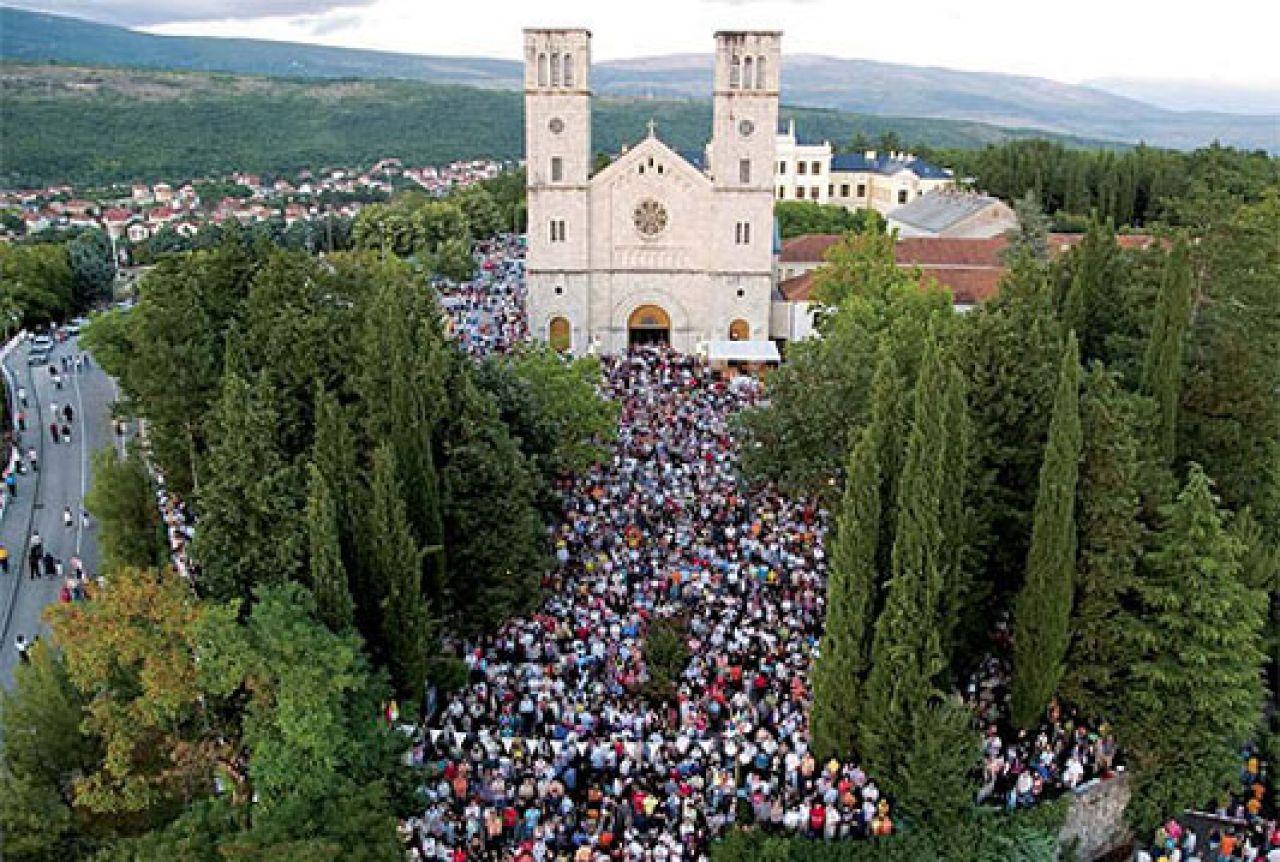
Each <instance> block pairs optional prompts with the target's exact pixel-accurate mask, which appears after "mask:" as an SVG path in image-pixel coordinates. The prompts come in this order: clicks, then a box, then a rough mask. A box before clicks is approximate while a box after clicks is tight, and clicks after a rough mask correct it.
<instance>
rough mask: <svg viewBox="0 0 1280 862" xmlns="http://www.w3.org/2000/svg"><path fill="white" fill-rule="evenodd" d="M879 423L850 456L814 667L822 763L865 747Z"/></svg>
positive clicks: (816, 742)
mask: <svg viewBox="0 0 1280 862" xmlns="http://www.w3.org/2000/svg"><path fill="white" fill-rule="evenodd" d="M878 430H879V429H878V428H877V426H876V424H875V423H872V424H871V425H869V426H868V427H867V428H866V429H865V430H864V431H863V432H862V436H861V437H860V438H859V440H858V445H857V446H855V447H854V449H853V451H852V452H851V453H850V454H849V463H848V466H847V468H846V473H845V476H846V478H845V490H844V498H843V500H842V501H841V505H840V510H839V512H838V513H837V515H836V521H835V532H834V535H833V536H832V538H831V543H830V544H831V562H830V565H829V574H828V576H827V605H826V608H827V617H826V624H825V628H824V630H823V634H822V643H821V652H820V653H819V657H818V660H817V662H816V664H815V665H814V669H813V710H812V714H811V715H810V718H809V728H810V732H811V735H812V738H813V750H814V754H815V755H816V756H817V757H818V758H819V759H820V760H827V759H830V758H832V757H840V758H848V757H851V756H853V754H854V752H856V751H857V734H858V710H859V708H860V707H861V706H862V686H863V682H864V677H865V675H866V672H867V667H868V665H869V663H870V654H869V653H870V649H871V636H870V635H871V632H872V630H873V628H874V625H875V617H874V613H875V607H876V589H877V582H878V580H879V578H878V577H877V572H876V545H877V542H878V541H879V535H878V534H879V532H880V464H879V451H878V450H879V448H880V446H879V444H880V440H879V437H878V434H877V432H878Z"/></svg>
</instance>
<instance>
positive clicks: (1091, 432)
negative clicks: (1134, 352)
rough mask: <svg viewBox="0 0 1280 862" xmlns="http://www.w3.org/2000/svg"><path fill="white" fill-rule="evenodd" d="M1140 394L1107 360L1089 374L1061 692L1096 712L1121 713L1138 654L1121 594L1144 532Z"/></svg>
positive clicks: (1082, 408) (1126, 588)
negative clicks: (1125, 680)
mask: <svg viewBox="0 0 1280 862" xmlns="http://www.w3.org/2000/svg"><path fill="white" fill-rule="evenodd" d="M1136 402H1137V397H1136V396H1134V395H1132V394H1130V393H1127V392H1125V391H1124V390H1123V389H1122V388H1121V386H1120V378H1119V376H1118V375H1117V374H1115V373H1112V372H1109V371H1107V370H1106V368H1104V367H1103V365H1102V364H1101V363H1099V362H1095V363H1094V364H1093V367H1092V368H1090V369H1089V372H1088V374H1086V375H1085V380H1084V394H1083V396H1082V398H1081V401H1080V422H1081V427H1082V431H1083V448H1082V451H1081V460H1080V487H1079V492H1078V494H1077V506H1078V512H1077V516H1076V519H1077V526H1078V534H1079V540H1080V556H1079V559H1078V561H1077V571H1076V591H1075V602H1074V607H1073V610H1072V614H1071V648H1070V652H1069V660H1068V662H1067V670H1066V675H1065V676H1064V678H1063V681H1062V692H1063V694H1064V695H1065V696H1066V698H1067V699H1068V700H1070V701H1071V702H1072V703H1074V704H1076V705H1077V706H1081V707H1084V708H1086V710H1087V711H1088V714H1089V715H1091V716H1093V717H1095V718H1096V717H1100V716H1112V715H1114V714H1115V707H1116V705H1117V697H1122V696H1123V694H1122V691H1121V687H1120V685H1119V678H1120V675H1121V674H1122V673H1123V671H1124V669H1125V668H1127V667H1131V666H1132V661H1133V655H1132V651H1131V650H1130V649H1129V648H1128V645H1127V643H1126V641H1127V637H1126V634H1125V628H1126V622H1125V619H1124V614H1123V612H1122V611H1123V608H1122V599H1123V597H1125V596H1126V595H1127V594H1128V593H1129V592H1130V591H1131V590H1132V589H1133V583H1134V570H1135V566H1136V564H1137V559H1138V554H1139V553H1140V552H1141V550H1142V538H1143V531H1142V523H1141V521H1140V518H1139V513H1140V500H1139V495H1138V485H1139V465H1140V456H1139V448H1138V441H1137V439H1136V437H1135V436H1134V431H1133V429H1134V427H1135V426H1136V425H1137V423H1138V406H1137V403H1136Z"/></svg>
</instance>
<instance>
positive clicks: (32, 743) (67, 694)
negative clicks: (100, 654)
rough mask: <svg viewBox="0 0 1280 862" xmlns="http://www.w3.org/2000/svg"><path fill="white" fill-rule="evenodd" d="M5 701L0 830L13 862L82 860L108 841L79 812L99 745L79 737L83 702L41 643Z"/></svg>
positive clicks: (0, 699)
mask: <svg viewBox="0 0 1280 862" xmlns="http://www.w3.org/2000/svg"><path fill="white" fill-rule="evenodd" d="M29 656H30V659H31V660H30V664H28V665H19V666H18V667H17V668H15V669H14V687H13V689H12V690H11V691H8V692H5V693H4V694H3V695H0V732H2V733H3V736H0V751H3V755H4V756H3V758H0V828H3V830H4V851H5V856H6V857H7V858H9V859H13V860H19V862H20V860H32V862H36V860H45V859H79V858H83V857H85V856H87V855H89V854H90V853H91V852H92V851H93V849H94V847H95V846H96V845H97V843H98V841H99V840H101V838H102V837H103V836H102V835H101V834H97V833H100V831H101V830H100V829H99V828H97V827H96V826H95V824H93V823H92V822H90V821H89V820H87V819H86V818H84V817H83V816H82V815H81V812H78V811H77V809H76V800H75V780H76V777H77V776H78V775H81V774H84V773H87V772H89V771H91V770H92V769H93V768H94V765H95V764H96V763H97V761H98V758H99V756H100V753H99V750H98V746H97V744H96V741H95V740H94V739H93V738H92V737H89V736H86V735H85V734H83V733H81V731H80V723H81V721H82V720H83V719H84V710H85V702H86V701H85V698H84V697H83V696H82V695H81V694H80V692H79V690H77V689H76V687H75V686H73V685H72V684H71V680H70V678H69V677H68V675H67V670H66V667H65V666H64V664H63V661H62V659H61V657H60V656H58V655H57V653H55V652H54V651H53V650H52V649H50V648H48V647H47V646H45V645H43V644H37V645H36V646H35V647H34V648H32V649H31V651H30V652H29Z"/></svg>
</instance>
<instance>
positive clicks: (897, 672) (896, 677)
mask: <svg viewBox="0 0 1280 862" xmlns="http://www.w3.org/2000/svg"><path fill="white" fill-rule="evenodd" d="M944 378H945V372H944V369H943V365H942V361H941V359H940V357H939V355H938V345H937V342H936V340H935V339H934V338H933V337H932V336H930V338H929V340H928V342H927V343H926V345H925V355H924V358H923V360H922V361H921V366H920V374H919V377H918V378H917V382H916V390H915V411H914V412H915V416H914V421H913V422H912V426H911V433H910V435H909V437H908V440H907V454H906V459H905V461H904V462H903V469H902V476H901V479H900V480H899V483H898V511H897V531H896V534H895V537H894V544H893V555H892V565H893V569H892V577H891V578H890V580H889V582H888V584H887V586H886V596H885V604H884V610H883V611H882V612H881V614H880V616H879V618H878V619H877V620H876V625H875V636H874V638H873V641H872V649H871V670H870V673H869V674H868V676H867V684H866V696H865V698H864V707H863V709H862V715H863V720H862V722H861V724H860V726H859V737H860V743H861V750H862V753H863V757H864V758H865V760H866V763H867V765H868V767H869V769H870V771H871V772H872V773H873V774H875V775H877V776H883V781H884V783H885V785H886V787H887V788H888V789H889V790H890V792H891V793H893V792H897V791H898V790H899V789H901V788H902V787H903V774H902V772H901V769H902V764H903V763H904V759H905V757H906V755H907V753H908V752H910V751H911V750H912V749H913V748H914V746H915V745H916V743H917V740H916V739H915V733H914V727H913V719H914V717H915V715H916V714H917V713H918V712H919V711H921V710H923V709H924V708H925V707H926V705H927V704H928V703H929V701H930V699H931V698H932V697H933V695H934V693H935V691H936V689H935V685H934V680H935V678H936V677H937V676H938V674H939V673H940V672H941V671H942V670H943V668H944V667H945V664H946V662H945V660H944V658H943V655H942V644H941V638H940V625H939V623H940V620H939V616H938V610H939V594H940V592H941V590H942V571H941V567H942V561H941V559H940V554H941V544H942V538H943V537H942V528H941V525H940V524H939V511H938V509H939V488H938V483H939V481H940V478H941V465H940V458H941V453H942V451H943V446H940V445H939V443H940V441H942V440H943V439H944V437H945V434H946V429H945V427H944V425H943V419H944V411H945V379H944Z"/></svg>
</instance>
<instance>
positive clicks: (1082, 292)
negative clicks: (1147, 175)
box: [1061, 219, 1127, 362]
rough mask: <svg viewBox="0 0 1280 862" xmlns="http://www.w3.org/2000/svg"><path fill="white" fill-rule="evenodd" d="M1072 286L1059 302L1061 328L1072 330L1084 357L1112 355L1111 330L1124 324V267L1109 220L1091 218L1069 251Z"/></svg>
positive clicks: (1104, 358)
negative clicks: (1062, 300) (1080, 238)
mask: <svg viewBox="0 0 1280 862" xmlns="http://www.w3.org/2000/svg"><path fill="white" fill-rule="evenodd" d="M1066 269H1067V271H1069V272H1070V273H1071V282H1070V284H1071V287H1070V290H1069V291H1068V292H1067V295H1066V298H1065V301H1064V302H1063V303H1062V306H1061V308H1062V313H1061V317H1062V322H1063V328H1064V329H1068V330H1075V332H1076V333H1077V338H1079V339H1080V356H1081V357H1082V358H1083V359H1084V360H1085V361H1086V362H1088V361H1092V360H1094V359H1102V360H1104V361H1109V360H1110V359H1111V358H1112V345H1111V336H1112V333H1114V332H1116V331H1117V330H1120V329H1122V328H1124V326H1125V325H1126V324H1127V306H1126V304H1125V303H1124V302H1123V300H1122V297H1123V296H1124V292H1125V289H1126V271H1125V268H1124V262H1123V259H1122V257H1121V253H1120V247H1119V246H1118V245H1116V239H1115V233H1114V230H1113V229H1112V226H1111V225H1110V224H1105V223H1103V222H1101V221H1099V220H1097V219H1094V220H1093V221H1092V222H1090V224H1089V230H1088V232H1087V233H1085V236H1084V240H1083V241H1082V242H1081V243H1080V244H1079V245H1078V246H1076V247H1075V248H1073V249H1072V250H1071V251H1070V252H1069V253H1068V260H1067V263H1066Z"/></svg>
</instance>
